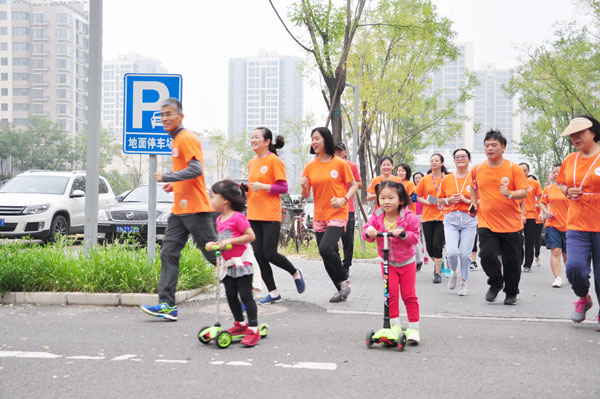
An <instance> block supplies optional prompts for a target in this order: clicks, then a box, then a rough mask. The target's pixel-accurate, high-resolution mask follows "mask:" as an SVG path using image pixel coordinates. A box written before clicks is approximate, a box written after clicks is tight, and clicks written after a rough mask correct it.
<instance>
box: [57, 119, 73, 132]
mask: <svg viewBox="0 0 600 399" xmlns="http://www.w3.org/2000/svg"><path fill="white" fill-rule="evenodd" d="M56 124H57V125H58V126H60V127H62V128H63V129H66V130H71V129H73V121H72V120H70V119H57V120H56Z"/></svg>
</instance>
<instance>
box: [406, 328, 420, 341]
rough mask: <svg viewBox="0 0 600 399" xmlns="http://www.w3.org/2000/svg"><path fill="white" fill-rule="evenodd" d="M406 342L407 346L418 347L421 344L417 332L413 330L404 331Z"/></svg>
mask: <svg viewBox="0 0 600 399" xmlns="http://www.w3.org/2000/svg"><path fill="white" fill-rule="evenodd" d="M406 342H407V343H408V344H409V345H419V343H420V342H421V336H420V334H419V330H415V329H413V328H408V329H406Z"/></svg>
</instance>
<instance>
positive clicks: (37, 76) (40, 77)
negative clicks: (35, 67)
mask: <svg viewBox="0 0 600 399" xmlns="http://www.w3.org/2000/svg"><path fill="white" fill-rule="evenodd" d="M32 81H33V83H44V74H41V73H34V74H33V76H32Z"/></svg>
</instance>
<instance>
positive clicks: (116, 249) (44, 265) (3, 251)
mask: <svg viewBox="0 0 600 399" xmlns="http://www.w3.org/2000/svg"><path fill="white" fill-rule="evenodd" d="M71 244H72V242H70V241H68V240H61V241H59V242H57V243H56V244H52V245H47V246H43V245H38V244H32V245H28V244H24V243H9V244H7V245H4V246H2V247H0V293H5V292H11V291H25V292H35V291H55V292H58V291H63V292H64V291H67V292H88V293H101V292H112V293H130V292H131V293H156V292H157V289H158V280H159V276H160V265H161V262H160V257H159V256H158V255H157V256H156V258H155V259H154V261H153V263H152V264H151V265H148V252H147V250H146V248H139V247H136V246H134V245H131V244H130V243H123V244H108V245H103V246H99V247H98V248H96V249H94V250H92V251H90V252H89V253H85V252H83V251H81V252H80V253H77V251H75V250H73V247H71ZM158 253H159V251H158V248H157V254H158ZM213 282H214V268H213V266H212V265H211V264H210V263H209V262H208V261H206V260H205V259H204V256H203V255H202V252H201V251H200V250H198V249H197V248H196V247H195V246H194V245H193V244H190V243H188V245H186V247H185V248H184V250H183V251H182V253H181V258H180V265H179V282H178V285H177V289H178V290H189V289H195V288H201V287H204V286H205V285H207V284H209V283H213Z"/></svg>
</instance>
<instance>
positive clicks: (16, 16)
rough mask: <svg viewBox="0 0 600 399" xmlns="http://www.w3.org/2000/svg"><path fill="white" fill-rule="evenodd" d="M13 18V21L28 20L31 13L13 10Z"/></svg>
mask: <svg viewBox="0 0 600 399" xmlns="http://www.w3.org/2000/svg"><path fill="white" fill-rule="evenodd" d="M12 19H13V21H28V20H29V13H27V12H25V11H13V13H12Z"/></svg>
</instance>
